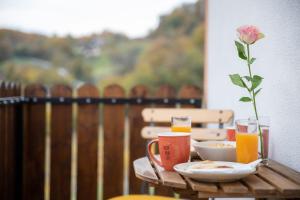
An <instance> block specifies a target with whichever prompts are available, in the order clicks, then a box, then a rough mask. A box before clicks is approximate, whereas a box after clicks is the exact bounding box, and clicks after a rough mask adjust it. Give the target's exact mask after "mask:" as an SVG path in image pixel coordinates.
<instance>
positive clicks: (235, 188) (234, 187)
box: [219, 181, 248, 194]
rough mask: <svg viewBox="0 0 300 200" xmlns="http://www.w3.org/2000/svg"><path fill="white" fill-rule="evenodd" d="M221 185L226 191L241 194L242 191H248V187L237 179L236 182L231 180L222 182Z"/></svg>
mask: <svg viewBox="0 0 300 200" xmlns="http://www.w3.org/2000/svg"><path fill="white" fill-rule="evenodd" d="M219 185H220V188H221V189H222V190H223V191H224V192H225V193H235V194H240V193H247V192H248V188H247V187H246V186H244V185H243V184H242V183H241V182H239V181H235V182H231V183H220V184H219Z"/></svg>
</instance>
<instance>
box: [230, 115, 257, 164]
mask: <svg viewBox="0 0 300 200" xmlns="http://www.w3.org/2000/svg"><path fill="white" fill-rule="evenodd" d="M235 125H236V159H237V162H240V163H250V162H252V161H255V160H257V159H258V123H257V121H256V120H251V119H240V120H236V122H235Z"/></svg>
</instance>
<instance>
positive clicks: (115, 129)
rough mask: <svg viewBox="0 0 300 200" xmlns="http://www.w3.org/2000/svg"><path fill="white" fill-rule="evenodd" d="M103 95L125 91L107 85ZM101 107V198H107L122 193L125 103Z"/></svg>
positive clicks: (108, 95)
mask: <svg viewBox="0 0 300 200" xmlns="http://www.w3.org/2000/svg"><path fill="white" fill-rule="evenodd" d="M104 97H107V98H108V97H109V98H121V97H125V91H124V89H123V88H122V87H120V86H119V85H116V84H114V85H109V86H107V87H106V88H105V89H104ZM112 101H114V99H112ZM103 109H104V110H103V116H104V118H103V130H104V172H103V177H104V178H103V196H104V197H103V199H108V198H111V197H114V196H118V195H122V194H123V178H124V177H123V171H124V157H123V153H124V120H125V105H117V104H116V105H104V108H103Z"/></svg>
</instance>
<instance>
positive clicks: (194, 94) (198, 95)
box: [178, 85, 203, 108]
mask: <svg viewBox="0 0 300 200" xmlns="http://www.w3.org/2000/svg"><path fill="white" fill-rule="evenodd" d="M202 97H203V91H202V90H201V89H200V88H199V87H197V86H195V85H184V86H182V87H181V88H180V90H179V92H178V98H187V99H198V100H199V99H202ZM180 107H181V108H196V106H195V105H192V104H191V105H181V106H180Z"/></svg>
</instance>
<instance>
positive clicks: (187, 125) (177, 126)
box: [171, 117, 192, 133]
mask: <svg viewBox="0 0 300 200" xmlns="http://www.w3.org/2000/svg"><path fill="white" fill-rule="evenodd" d="M191 129H192V120H191V117H172V119H171V130H172V132H186V133H190V132H191Z"/></svg>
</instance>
